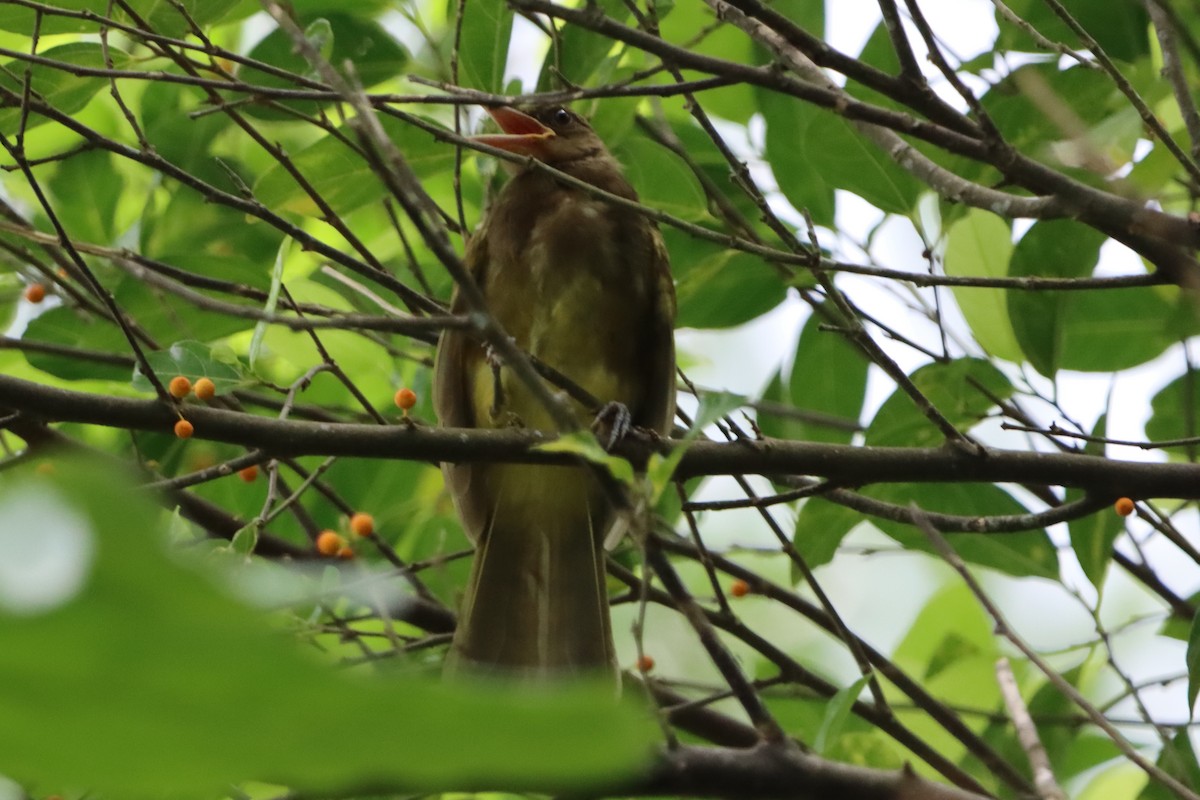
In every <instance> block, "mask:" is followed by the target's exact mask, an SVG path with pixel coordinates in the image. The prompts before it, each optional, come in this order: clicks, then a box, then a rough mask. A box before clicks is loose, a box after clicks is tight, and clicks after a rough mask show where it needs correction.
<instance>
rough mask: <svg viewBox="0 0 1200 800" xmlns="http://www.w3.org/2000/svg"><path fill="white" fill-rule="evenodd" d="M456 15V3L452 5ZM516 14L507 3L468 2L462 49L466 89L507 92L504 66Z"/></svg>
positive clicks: (460, 63)
mask: <svg viewBox="0 0 1200 800" xmlns="http://www.w3.org/2000/svg"><path fill="white" fill-rule="evenodd" d="M448 5H449V7H450V9H451V15H453V9H454V3H453V2H450V3H448ZM512 23H513V15H512V11H510V10H509V8H508V5H507V4H506V3H505V2H504V0H464V2H463V18H462V33H461V38H460V40H459V47H458V66H459V78H460V81H461V83H462V85H463V86H467V87H470V88H472V89H479V90H481V91H485V92H497V93H500V92H503V91H504V65H505V64H506V63H507V62H508V45H509V40H510V39H511V37H512Z"/></svg>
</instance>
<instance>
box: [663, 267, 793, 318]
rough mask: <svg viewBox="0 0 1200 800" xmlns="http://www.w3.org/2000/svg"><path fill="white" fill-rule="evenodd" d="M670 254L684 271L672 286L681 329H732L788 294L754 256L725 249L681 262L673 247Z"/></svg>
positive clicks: (768, 268) (770, 270)
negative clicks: (707, 255)
mask: <svg viewBox="0 0 1200 800" xmlns="http://www.w3.org/2000/svg"><path fill="white" fill-rule="evenodd" d="M671 257H672V263H674V264H677V265H680V269H682V270H685V271H683V272H682V274H680V275H679V276H678V279H677V280H678V282H677V283H676V285H675V292H676V297H677V301H678V305H679V313H678V316H677V319H676V325H677V326H678V327H680V328H731V327H733V326H735V325H741V324H742V323H744V322H749V321H750V320H752V319H754V318H755V317H758V316H761V315H763V314H765V313H767V312H768V311H770V310H771V309H772V308H775V306H777V305H779V304H780V303H782V302H783V300H784V298H785V297H786V296H787V287H786V286H785V285H784V282H783V279H782V278H780V276H779V273H777V272H776V271H775V269H774V268H773V267H771V266H770V265H769V264H767V263H766V262H765V261H763V260H762V259H761V258H758V257H757V256H752V255H750V254H748V253H739V252H737V251H734V250H724V251H719V252H716V253H714V254H712V255H710V256H709V257H708V258H706V259H705V260H703V261H700V262H698V263H697V262H694V261H693V262H690V263H688V262H687V261H683V263H682V264H681V259H679V257H678V256H677V254H676V252H675V251H674V250H672V252H671Z"/></svg>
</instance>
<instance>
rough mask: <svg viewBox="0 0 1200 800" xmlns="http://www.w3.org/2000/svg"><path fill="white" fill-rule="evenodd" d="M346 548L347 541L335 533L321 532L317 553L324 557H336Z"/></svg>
mask: <svg viewBox="0 0 1200 800" xmlns="http://www.w3.org/2000/svg"><path fill="white" fill-rule="evenodd" d="M345 546H346V540H345V539H343V538H342V537H341V536H339V535H338V534H336V533H334V532H333V531H321V534H320V535H319V536H318V537H317V552H318V553H320V554H321V555H323V556H336V555H337V554H338V553H339V552H340V551H341V549H342V548H343V547H345Z"/></svg>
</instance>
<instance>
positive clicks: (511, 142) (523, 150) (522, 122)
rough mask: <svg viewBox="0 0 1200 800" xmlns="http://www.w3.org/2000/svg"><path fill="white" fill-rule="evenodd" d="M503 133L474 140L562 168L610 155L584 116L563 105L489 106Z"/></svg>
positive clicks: (492, 116) (489, 112) (476, 137)
mask: <svg viewBox="0 0 1200 800" xmlns="http://www.w3.org/2000/svg"><path fill="white" fill-rule="evenodd" d="M487 112H488V114H489V115H491V118H492V119H494V120H495V121H496V124H497V125H499V126H500V130H501V133H492V134H483V135H481V136H475V137H473V139H474V141H476V142H481V143H483V144H488V145H491V146H492V147H498V148H500V149H501V150H507V151H508V152H510V153H516V154H518V155H523V156H532V157H533V158H536V159H537V160H538V161H542V162H545V163H546V164H549V165H550V166H553V167H558V168H560V169H563V168H567V167H569V166H570V165H571V164H572V163H574V162H578V161H582V160H584V159H588V158H594V157H603V156H607V155H608V150H607V149H605V147H604V143H603V142H601V141H600V137H599V136H597V135H596V132H595V131H593V130H592V128H591V126H590V125H588V124H587V122H586V121H585V120H584V119H583V117H581V116H579V115H578V114H576V113H575V112H574V111H571V110H570V109H569V108H565V107H563V106H560V105H545V106H534V107H531V108H526V109H525V110H524V111H518V110H517V109H515V108H510V107H508V106H498V107H495V108H488V109H487Z"/></svg>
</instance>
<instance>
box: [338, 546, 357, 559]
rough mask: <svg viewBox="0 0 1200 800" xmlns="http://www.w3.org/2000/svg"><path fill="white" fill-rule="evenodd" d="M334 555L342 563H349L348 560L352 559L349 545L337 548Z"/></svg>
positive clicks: (351, 550) (352, 554) (352, 552)
mask: <svg viewBox="0 0 1200 800" xmlns="http://www.w3.org/2000/svg"><path fill="white" fill-rule="evenodd" d="M336 555H337V557H338V558H340V559H342V560H343V561H349V560H350V559H352V558H354V550H353V549H351V547H350V545H348V544H347V545H342V546H341V547H340V548H338V551H337V553H336Z"/></svg>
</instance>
